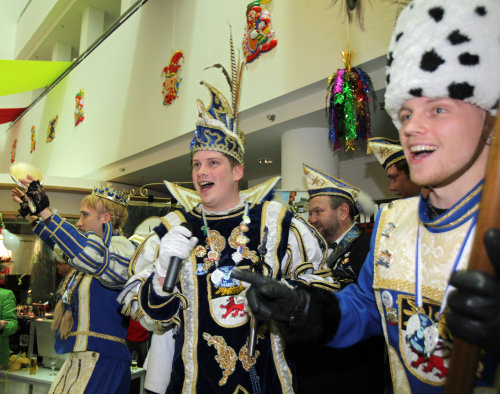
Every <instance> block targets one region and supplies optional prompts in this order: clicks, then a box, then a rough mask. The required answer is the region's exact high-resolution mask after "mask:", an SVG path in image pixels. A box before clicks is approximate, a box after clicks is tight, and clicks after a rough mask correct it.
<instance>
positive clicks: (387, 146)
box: [366, 137, 405, 170]
mask: <svg viewBox="0 0 500 394" xmlns="http://www.w3.org/2000/svg"><path fill="white" fill-rule="evenodd" d="M372 153H373V154H374V155H375V157H376V158H377V160H378V162H379V163H380V164H381V165H382V167H383V168H384V170H387V169H388V168H389V167H390V166H392V165H393V164H396V163H397V162H398V161H401V160H404V159H405V154H404V152H403V147H402V146H401V142H399V141H395V140H391V139H389V138H384V137H375V138H369V139H368V148H367V152H366V154H368V155H370V154H372Z"/></svg>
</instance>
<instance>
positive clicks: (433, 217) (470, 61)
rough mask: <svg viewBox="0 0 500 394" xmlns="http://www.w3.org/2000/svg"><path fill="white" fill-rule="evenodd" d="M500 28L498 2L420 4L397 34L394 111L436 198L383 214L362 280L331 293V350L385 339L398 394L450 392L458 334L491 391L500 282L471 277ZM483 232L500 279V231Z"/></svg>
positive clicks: (422, 180)
mask: <svg viewBox="0 0 500 394" xmlns="http://www.w3.org/2000/svg"><path fill="white" fill-rule="evenodd" d="M499 21H500V3H499V2H498V1H496V0H440V1H438V0H415V1H413V2H412V3H410V4H409V5H408V6H407V7H406V9H405V10H404V11H403V12H402V13H401V15H400V17H399V19H398V22H397V24H396V26H395V29H394V32H393V36H392V40H391V44H390V48H389V56H388V59H389V61H388V68H387V89H386V93H385V106H386V109H387V111H388V112H389V114H390V115H391V117H392V119H393V121H394V123H395V124H396V126H397V127H398V128H399V134H400V139H401V143H402V146H403V149H404V153H405V156H406V157H407V160H408V163H409V165H410V170H411V171H410V173H411V178H412V180H413V182H415V183H416V184H418V185H420V186H425V187H428V188H429V190H430V192H429V194H428V196H427V197H426V198H424V197H422V196H420V197H415V198H408V199H404V200H398V201H396V202H394V203H393V204H390V205H389V206H387V207H386V208H384V209H383V210H382V211H381V212H380V213H379V214H378V216H377V219H376V222H375V229H374V236H373V237H372V241H371V247H370V252H369V254H368V256H367V260H366V261H365V263H364V265H363V268H362V270H361V273H360V276H359V278H358V283H357V284H353V285H351V286H348V287H347V288H345V289H344V290H343V291H341V292H339V293H335V294H334V296H332V297H331V303H330V304H329V306H328V307H326V308H324V316H325V317H324V319H325V321H328V325H327V324H325V323H324V322H323V328H324V329H325V330H330V331H331V334H332V335H333V339H332V341H331V342H330V343H329V346H332V347H345V346H349V345H351V344H353V343H356V342H358V341H360V340H362V339H365V338H367V337H370V336H372V335H377V334H380V333H382V332H383V333H384V336H385V338H386V343H387V346H388V349H389V359H390V365H391V375H392V383H393V389H394V392H397V393H423V392H425V393H439V392H442V390H443V386H444V384H445V382H446V379H447V375H448V368H449V362H450V356H451V353H452V351H453V338H454V336H456V337H460V338H463V339H465V340H467V341H469V342H471V343H474V344H476V345H478V346H480V347H481V348H482V349H483V350H484V352H483V353H482V358H481V363H480V365H481V367H480V369H479V370H478V371H477V374H476V382H475V386H476V387H481V388H483V389H484V390H485V391H488V390H490V391H492V392H493V391H494V381H495V371H496V369H497V365H498V356H499V355H500V320H499V319H498V316H500V291H499V289H500V280H498V279H497V278H495V277H493V276H491V275H488V274H484V273H481V272H479V271H463V269H464V268H466V266H467V262H468V261H469V259H474V256H471V246H472V240H473V238H474V233H475V224H476V220H477V214H478V209H479V202H480V197H481V191H482V186H483V180H484V176H485V173H486V164H487V157H488V154H489V150H490V144H491V138H492V129H493V124H494V121H495V117H496V113H497V111H496V107H497V105H498V99H499V96H500V73H498V64H499V63H500V23H499ZM486 234H487V236H486V237H485V243H486V249H487V251H488V255H489V256H490V259H491V260H492V263H493V264H495V265H497V267H496V269H497V272H499V271H500V266H498V255H499V251H498V244H499V243H500V242H499V241H500V237H499V233H498V231H495V230H489V231H488V232H487V233H486ZM450 278H451V279H450ZM246 279H248V280H249V281H251V280H253V279H252V278H246ZM452 286H455V288H456V289H454V290H453V291H449V290H451V289H452ZM270 288H273V291H272V294H273V299H271V298H270V297H267V296H268V295H269V294H270V293H271V291H270ZM287 291H288V290H284V289H283V288H281V287H280V288H279V289H277V288H276V284H275V283H266V284H264V285H263V284H262V282H261V283H260V286H259V287H256V286H253V290H252V288H251V289H250V290H249V292H248V294H247V298H248V302H249V305H250V307H251V309H252V311H253V312H254V314H255V315H257V316H258V317H260V319H261V320H262V318H263V317H265V316H273V310H272V308H273V304H275V303H279V301H280V299H285V298H287V297H285V296H284V295H283V294H286V293H287ZM266 297H267V298H266ZM323 305H324V304H323ZM291 307H293V306H291ZM448 307H449V308H448ZM315 308H316V306H315V304H314V303H313V302H311V303H310V306H307V305H305V306H302V309H303V310H304V313H305V314H311V313H312V312H314V309H315ZM263 312H264V313H263ZM327 315H328V316H327ZM332 322H334V324H333V325H334V326H336V325H338V327H337V328H336V329H335V328H334V329H332ZM282 326H284V328H286V324H285V323H282ZM283 332H285V331H284V330H283ZM303 333H304V331H303ZM308 339H309V338H305V337H303V338H302V340H308ZM497 382H498V380H497ZM497 388H498V387H497Z"/></svg>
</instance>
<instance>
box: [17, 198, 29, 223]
mask: <svg viewBox="0 0 500 394" xmlns="http://www.w3.org/2000/svg"><path fill="white" fill-rule="evenodd" d="M19 206H20V208H19V210H18V211H17V212H19V215H21V216H22V217H23V218H26V216H28V215H31V214H32V213H31V209H30V207H29V205H28V201H27V200H26V197H25V196H23V197H21V202H20V203H19Z"/></svg>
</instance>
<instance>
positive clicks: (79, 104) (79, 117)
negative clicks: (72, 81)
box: [75, 89, 85, 127]
mask: <svg viewBox="0 0 500 394" xmlns="http://www.w3.org/2000/svg"><path fill="white" fill-rule="evenodd" d="M84 95H85V91H84V90H83V89H82V90H80V91H79V92H78V93H77V94H76V96H75V127H76V126H78V125H79V124H80V123H81V122H83V120H84V119H85V116H84V115H83V96H84Z"/></svg>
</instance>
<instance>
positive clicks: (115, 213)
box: [80, 194, 128, 230]
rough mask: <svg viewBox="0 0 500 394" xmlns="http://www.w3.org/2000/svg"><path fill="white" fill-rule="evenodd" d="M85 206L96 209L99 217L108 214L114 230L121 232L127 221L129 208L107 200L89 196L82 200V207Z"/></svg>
mask: <svg viewBox="0 0 500 394" xmlns="http://www.w3.org/2000/svg"><path fill="white" fill-rule="evenodd" d="M84 204H85V205H87V206H88V207H89V208H92V209H95V210H96V211H97V213H98V214H99V215H102V214H103V213H105V212H108V213H109V215H110V216H111V225H112V226H113V230H121V228H122V227H123V225H124V224H125V221H126V220H127V217H128V212H127V208H126V207H124V206H123V205H121V204H118V203H116V202H113V201H111V200H108V199H106V198H102V197H98V196H95V195H93V194H89V195H88V196H85V197H84V198H83V199H82V202H81V204H80V205H84Z"/></svg>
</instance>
